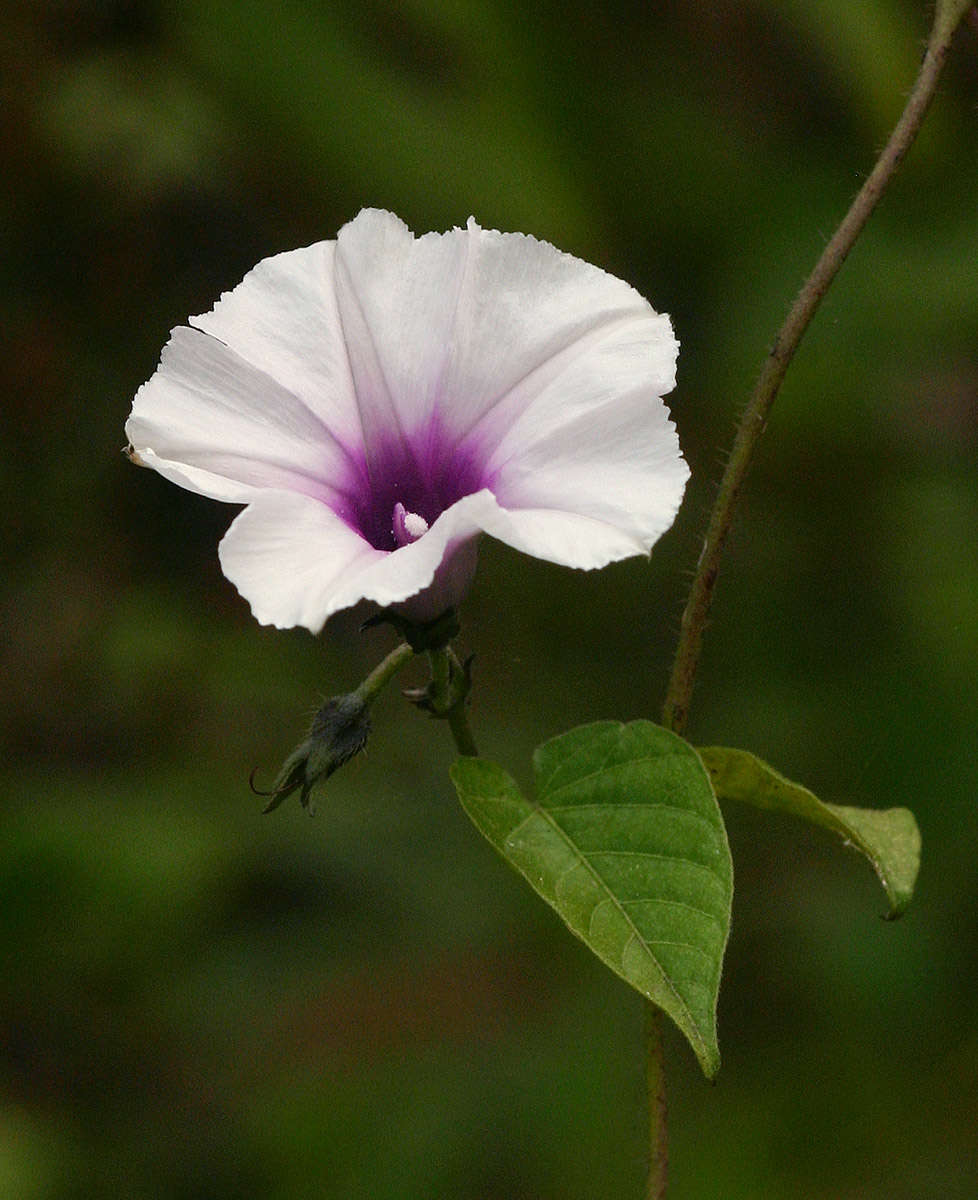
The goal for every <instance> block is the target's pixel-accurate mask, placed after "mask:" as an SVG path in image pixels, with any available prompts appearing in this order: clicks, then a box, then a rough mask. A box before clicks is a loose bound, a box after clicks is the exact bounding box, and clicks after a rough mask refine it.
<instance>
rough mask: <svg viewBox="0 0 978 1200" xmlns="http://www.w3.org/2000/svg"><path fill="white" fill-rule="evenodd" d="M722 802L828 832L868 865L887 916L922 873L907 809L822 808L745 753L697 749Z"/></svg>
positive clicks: (905, 900) (901, 905)
mask: <svg viewBox="0 0 978 1200" xmlns="http://www.w3.org/2000/svg"><path fill="white" fill-rule="evenodd" d="M700 758H702V760H703V763H704V765H705V766H706V769H707V770H708V771H709V773H710V778H711V779H712V780H713V788H714V791H715V792H716V794H717V795H718V796H719V797H720V799H721V800H741V801H744V802H745V803H747V804H753V805H754V806H755V807H756V808H766V809H770V810H773V811H775V812H784V813H790V814H791V815H792V816H795V817H801V818H803V819H804V820H806V821H811V822H812V824H814V825H821V826H822V827H823V828H825V829H830V830H831V831H832V832H833V833H837V834H838V835H839V836H840V837H841V838H843V839H844V841H845V843H846V844H847V845H849V846H852V847H854V848H855V849H856V850H859V851H860V853H862V854H864V855H865V856H866V858H868V859H869V861H870V863H872V866H873V870H874V871H875V872H876V874H877V875H878V876H879V880H880V883H882V885H883V887H884V889H885V891H886V895H887V898H888V900H889V901H890V912H889V914H888V916H889V917H891V918H894V917H899V916H901V915H902V914H903V912H904V910H905V909H906V907H907V905H908V904H909V903H910V898H911V896H912V895H913V889H914V884H915V883H916V881H917V872H918V871H919V870H920V830H919V829H918V828H917V822H916V820H915V819H914V815H913V813H912V812H911V811H910V810H909V809H908V808H886V809H874V808H848V807H846V806H844V805H841V804H826V803H825V802H824V801H823V800H819V799H818V797H817V796H813V795H812V793H811V792H810V791H809V790H808V788H804V787H802V786H801V784H798V783H792V782H791V780H790V779H785V777H784V776H783V775H781V774H779V773H778V772H777V771H775V769H774V768H773V767H770V766H768V764H767V763H766V762H763V761H762V760H761V759H759V758H758V757H757V756H756V755H754V754H751V753H749V751H747V750H729V749H727V748H726V747H724V746H707V747H706V748H704V749H701V750H700Z"/></svg>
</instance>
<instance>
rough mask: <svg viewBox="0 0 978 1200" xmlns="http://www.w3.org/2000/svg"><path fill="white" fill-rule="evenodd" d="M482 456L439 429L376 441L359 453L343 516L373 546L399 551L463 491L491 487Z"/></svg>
mask: <svg viewBox="0 0 978 1200" xmlns="http://www.w3.org/2000/svg"><path fill="white" fill-rule="evenodd" d="M481 457H482V456H481V455H478V454H476V453H475V451H474V450H473V449H472V447H471V446H466V445H464V444H459V443H456V442H454V441H452V440H451V439H449V438H448V437H446V436H445V435H444V434H443V433H441V432H440V431H438V430H437V429H432V430H429V431H428V432H426V433H423V434H416V435H414V436H412V437H396V436H395V437H388V438H385V439H384V440H382V441H378V442H374V443H373V444H371V445H368V446H367V447H366V448H365V449H363V450H361V451H360V453H359V455H358V461H357V465H356V470H355V476H354V480H353V482H352V486H350V488H349V489H348V490H347V492H346V499H347V504H346V505H344V508H345V509H346V511H344V512H341V513H340V515H341V516H343V518H344V519H345V520H346V521H347V524H349V525H350V526H351V527H352V528H353V529H355V530H356V531H357V532H358V533H359V534H360V535H361V536H362V537H363V538H364V539H365V540H366V541H368V542H369V543H370V545H371V546H373V547H374V549H375V550H387V551H390V550H397V549H398V548H399V547H401V546H404V545H407V544H408V543H409V542H413V541H416V540H417V539H418V537H420V536H422V535H423V534H424V533H425V532H426V530H427V529H428V528H430V527H431V526H432V525H433V524H434V523H435V521H437V520H438V518H439V517H440V516H441V514H442V513H443V512H444V511H445V510H446V509H448V508H451V506H452V505H453V504H455V503H456V502H457V501H459V500H461V499H462V497H463V496H471V495H472V494H473V493H474V492H478V491H481V489H482V488H485V487H490V486H491V476H490V473H489V472H487V471H486V470H485V468H484V466H483V464H482V462H481V461H480V459H481Z"/></svg>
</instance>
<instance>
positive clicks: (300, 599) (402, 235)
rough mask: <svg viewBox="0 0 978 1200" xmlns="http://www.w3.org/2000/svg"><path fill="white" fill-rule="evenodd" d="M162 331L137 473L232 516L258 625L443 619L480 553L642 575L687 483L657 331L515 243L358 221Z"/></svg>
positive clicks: (639, 312) (140, 428)
mask: <svg viewBox="0 0 978 1200" xmlns="http://www.w3.org/2000/svg"><path fill="white" fill-rule="evenodd" d="M190 324H191V326H192V328H189V329H188V328H183V327H181V328H178V329H175V330H173V333H172V336H171V338H170V341H169V342H168V343H167V345H166V347H165V348H164V350H163V356H162V361H161V363H160V366H159V368H158V369H157V371H156V373H155V375H153V377H152V378H151V379H150V380H149V382H148V383H146V384H144V385H143V386H142V387H141V388H140V389H139V391H138V393H137V394H136V398H135V401H134V403H133V408H132V414H131V416H130V418H129V421H128V422H127V424H126V432H127V434H128V437H129V441H130V443H131V446H132V448H133V451H134V457H136V458H137V461H141V462H142V463H144V464H145V465H147V466H150V467H153V468H154V469H155V470H157V471H159V472H160V474H161V475H164V476H165V477H166V478H167V479H169V480H171V481H172V482H174V483H178V484H180V485H181V486H182V487H185V488H189V489H190V490H191V491H195V492H200V493H201V494H203V495H205V496H211V497H213V498H214V499H216V500H226V501H229V502H231V503H235V504H244V505H246V507H245V509H244V511H243V512H241V513H240V514H239V515H238V516H237V517H236V519H235V520H234V522H233V523H232V525H231V527H230V529H229V530H228V532H227V534H226V535H225V537H224V539H223V541H222V542H221V546H220V559H221V566H222V568H223V570H224V574H225V575H226V576H227V577H228V579H230V580H231V582H232V583H234V585H235V586H236V587H237V588H238V590H239V591H240V592H241V594H242V595H243V596H244V597H245V598H246V599H247V600H248V601H249V602H250V603H251V607H252V609H253V611H254V614H255V616H256V617H257V619H258V620H259V621H261V622H263V623H264V624H272V625H276V626H278V627H280V628H287V627H289V626H293V625H304V626H305V627H306V628H308V629H310V630H312V631H313V632H314V633H316V632H318V631H319V630H320V629H321V628H322V627H323V624H324V623H325V621H326V619H327V617H329V616H330V615H331V614H332V613H334V612H336V611H338V610H339V609H342V608H347V607H349V606H351V605H353V604H356V603H357V602H358V601H359V600H362V599H367V600H372V601H375V602H376V603H377V604H379V605H381V606H383V607H387V606H392V605H393V606H397V607H399V608H400V609H401V610H402V611H404V612H405V613H406V614H407V615H408V616H409V617H411V618H414V619H418V620H423V619H427V618H429V617H431V616H434V615H436V614H437V613H439V612H440V611H442V610H443V609H445V608H447V607H449V606H450V605H453V604H455V603H457V602H458V600H459V599H460V597H461V595H462V593H463V592H464V590H465V588H466V587H467V585H468V583H469V582H470V579H471V576H472V573H473V571H474V569H475V551H476V542H477V537H478V535H479V534H480V533H482V532H484V533H488V534H491V535H492V536H493V537H495V538H498V539H499V540H500V541H503V542H507V543H508V544H509V545H511V546H515V547H516V548H517V549H519V550H523V551H525V552H526V553H528V554H533V555H536V556H537V557H538V558H544V559H547V560H549V561H551V562H555V563H562V564H565V565H567V566H571V567H584V568H591V567H602V566H605V565H606V564H607V563H610V562H614V561H616V560H618V559H621V558H626V557H628V556H630V555H636V554H647V553H648V552H649V551H650V550H651V547H652V545H653V543H654V542H655V541H656V539H657V538H658V537H659V536H660V535H661V534H662V533H663V532H664V531H665V530H666V529H668V528H669V526H670V525H671V524H672V521H673V518H674V516H675V514H676V510H677V509H678V507H679V503H680V500H681V499H682V494H683V488H684V486H685V483H686V479H687V477H688V470H687V467H686V464H685V462H684V461H683V459H682V456H681V454H680V450H679V442H678V439H677V437H676V432H675V429H674V427H673V425H672V423H671V421H670V420H669V414H668V412H667V410H666V407H665V405H664V404H663V402H662V399H661V397H662V395H663V394H664V393H666V392H668V391H669V390H670V389H671V388H672V387H673V386H674V383H675V364H676V354H677V351H678V345H677V343H676V340H675V338H674V336H673V333H672V326H671V325H670V323H669V318H668V317H665V316H661V315H659V314H657V313H655V312H654V311H653V310H652V308H651V307H650V306H649V304H648V303H647V302H646V301H645V300H643V299H642V297H641V296H640V295H639V294H638V293H637V292H636V291H635V290H634V289H633V288H631V287H629V285H628V284H626V283H623V282H622V281H621V280H619V279H616V278H614V277H613V276H611V275H608V274H606V273H605V272H604V271H601V270H598V269H597V268H596V267H592V266H590V265H588V264H587V263H584V262H581V261H580V260H579V259H576V258H573V257H572V256H571V255H569V254H563V253H561V252H560V251H559V250H556V249H555V248H554V247H553V246H550V245H548V244H547V243H545V242H540V241H537V240H536V239H535V238H531V237H525V236H523V235H522V234H510V233H497V232H494V231H490V230H486V229H480V228H479V226H478V225H477V224H476V223H475V221H474V220H471V219H470V220H469V222H468V225H467V227H466V228H465V229H453V230H452V231H451V232H449V233H444V234H436V233H429V234H426V235H425V236H423V237H420V238H415V237H414V236H413V234H412V233H411V232H410V230H409V229H408V228H407V227H406V226H405V225H404V224H403V222H401V221H400V220H398V218H397V217H395V216H393V215H392V214H391V213H387V212H381V211H379V210H377V209H365V210H364V211H363V212H361V213H360V214H359V216H357V217H356V219H355V220H353V221H351V222H350V223H349V224H348V225H345V226H344V227H343V228H342V229H341V230H340V232H339V235H338V237H337V239H336V241H335V242H320V243H318V244H317V245H314V246H309V247H307V248H305V249H302V250H293V251H290V252H288V253H285V254H278V255H275V256H274V257H272V258H267V259H265V260H264V261H263V262H260V263H259V264H258V266H257V267H255V269H254V270H253V271H251V272H250V273H249V274H248V275H247V276H245V278H244V280H243V281H242V282H241V283H240V284H239V285H238V286H237V287H236V288H235V289H234V290H233V291H231V292H227V293H225V295H224V296H222V298H221V299H220V301H219V302H218V303H217V305H216V306H215V307H214V309H213V311H211V312H209V313H207V314H206V315H204V316H200V317H191V318H190Z"/></svg>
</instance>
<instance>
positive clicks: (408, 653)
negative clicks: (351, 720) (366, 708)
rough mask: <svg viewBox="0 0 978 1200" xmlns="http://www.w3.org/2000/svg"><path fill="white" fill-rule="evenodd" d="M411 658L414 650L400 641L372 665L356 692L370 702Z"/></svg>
mask: <svg viewBox="0 0 978 1200" xmlns="http://www.w3.org/2000/svg"><path fill="white" fill-rule="evenodd" d="M412 658H414V651H413V650H412V649H411V647H410V646H409V645H408V644H407V642H401V644H400V645H399V646H395V647H394V649H393V650H392V651H391V652H390V654H388V655H387V657H386V658H385V659H384V660H383V662H381V663H379V664H378V665H377V666H376V667H374V669H373V670H372V671H371V672H370V674H369V675H368V676H367V678H366V679H365V680H364V681H363V683H361V684H360V686H359V687H358V688H357V694H358V695H359V696H360V698H361V699H362V700H366V702H367V703H368V704H370V703H372V701H373V700H374V699H375V697H376V696H377V695H378V694H379V693H380V692H381V691H382V690H383V689H384V688H385V687H386V686H387V685H388V683H390V681H391V680H392V679H393V678H394V676H395V675H396V674H397V672H398V671H400V669H401V668H402V667H404V666H406V665H407V664H408V663H409V662H410V661H411V659H412Z"/></svg>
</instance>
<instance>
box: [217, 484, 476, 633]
mask: <svg viewBox="0 0 978 1200" xmlns="http://www.w3.org/2000/svg"><path fill="white" fill-rule="evenodd" d="M484 509H487V510H490V511H494V510H495V509H496V505H495V501H494V500H493V499H492V497H491V496H490V495H489V493H488V492H481V493H478V494H476V495H474V496H467V497H466V498H465V499H464V500H461V501H459V503H458V504H455V505H453V506H452V508H450V509H449V510H448V511H447V512H445V513H443V514H442V516H441V517H440V518H439V519H438V520H437V521H436V522H435V524H434V525H433V526H432V528H431V529H429V530H428V532H427V533H425V534H424V535H423V536H422V537H420V538H418V540H417V541H415V542H411V543H409V544H408V545H406V546H402V547H401V548H400V549H398V550H394V551H383V550H375V549H374V548H373V547H372V546H371V545H370V544H369V543H368V542H367V541H365V540H364V539H363V538H362V537H361V536H360V535H359V534H358V533H356V532H355V531H354V530H352V529H351V528H350V527H349V526H348V525H347V524H346V523H345V522H344V521H342V520H340V519H339V518H338V517H336V516H335V514H334V513H332V512H331V511H330V510H329V509H328V508H327V507H326V506H325V505H323V504H319V503H317V502H316V501H315V500H312V499H310V498H309V497H307V496H300V495H296V494H295V493H292V492H276V491H267V492H263V493H262V494H260V495H259V496H257V497H256V499H255V500H254V501H253V503H251V504H250V505H249V506H248V507H247V508H246V509H245V510H244V511H243V512H242V513H240V514H239V516H238V517H236V518H235V520H234V522H233V523H232V525H231V528H230V529H229V530H228V532H227V533H226V534H225V535H224V539H223V540H222V542H221V545H220V558H221V568H222V570H223V571H224V574H225V575H226V576H227V577H228V579H230V580H231V582H232V583H233V584H234V585H235V587H236V588H237V589H238V591H239V592H240V593H241V595H242V596H244V597H245V599H246V600H248V602H249V603H250V604H251V607H252V611H253V612H254V614H255V617H256V618H257V620H259V621H260V622H261V623H262V624H264V625H275V626H277V627H278V628H280V629H287V628H290V627H291V626H293V625H303V626H305V627H306V628H307V629H309V630H311V631H312V632H313V633H318V632H319V631H320V629H322V627H323V625H324V624H325V622H326V620H327V618H328V617H330V616H331V615H332V614H333V613H334V612H338V611H339V610H340V609H343V608H350V607H352V606H353V605H354V604H357V603H359V601H361V600H372V601H374V602H375V603H376V604H379V605H380V606H381V607H382V608H388V607H390V606H391V605H399V604H403V603H404V602H405V601H410V600H411V599H412V598H413V597H416V596H418V594H419V593H422V592H424V593H426V596H425V600H424V602H423V604H418V605H415V606H413V608H412V615H413V616H416V617H418V618H419V619H423V618H424V619H426V618H427V617H429V616H437V615H438V613H439V612H441V611H443V610H444V609H446V608H449V607H451V606H452V605H453V604H457V603H458V601H459V600H460V599H461V593H462V592H463V591H464V590H465V587H466V586H467V585H468V583H469V581H470V578H471V574H472V572H473V571H474V568H475V557H474V539H475V538H476V537H477V536H478V534H479V533H480V531H481V528H482V526H481V523H480V520H479V516H480V513H481V512H482V511H483V510H484ZM470 542H471V543H472V545H471V546H470V545H469V543H470ZM456 557H457V558H458V559H459V562H458V563H457V564H453V562H452V560H453V559H454V558H456ZM453 567H454V569H453ZM436 576H439V580H438V582H439V583H440V584H441V586H440V587H437V588H435V589H434V590H432V584H433V583H434V582H435V581H436ZM429 593H430V594H429Z"/></svg>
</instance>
